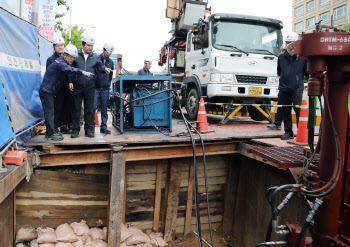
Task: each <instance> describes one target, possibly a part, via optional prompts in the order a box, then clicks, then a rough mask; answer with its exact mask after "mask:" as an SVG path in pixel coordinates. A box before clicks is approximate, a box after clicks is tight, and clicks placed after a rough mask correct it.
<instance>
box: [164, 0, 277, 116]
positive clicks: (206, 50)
mask: <svg viewBox="0 0 350 247" xmlns="http://www.w3.org/2000/svg"><path fill="white" fill-rule="evenodd" d="M210 14H211V9H210V8H208V7H207V2H205V1H176V0H168V8H167V17H168V18H171V22H172V30H171V32H172V33H173V36H172V38H171V39H170V40H169V41H168V42H167V43H166V44H165V45H164V47H162V49H161V51H160V60H159V65H164V64H166V63H167V65H168V70H169V72H171V73H172V74H182V75H183V83H182V87H181V88H180V89H179V90H180V92H181V93H180V95H181V97H180V98H181V105H182V106H185V108H186V110H187V113H188V116H189V118H190V119H196V117H197V114H198V107H199V99H200V98H201V97H203V98H204V99H205V101H206V102H214V103H229V102H231V103H247V104H269V103H270V101H271V99H277V91H278V90H277V89H278V82H279V79H278V77H277V55H278V54H280V47H281V45H282V43H283V41H282V33H281V29H282V26H283V25H282V22H281V21H278V20H274V19H270V18H262V17H256V16H245V15H234V14H224V13H220V14H212V15H210ZM237 34H239V35H237ZM217 108H218V106H215V105H212V106H210V107H209V108H208V109H207V110H208V111H216V110H217ZM230 110H231V109H227V112H228V114H227V117H228V116H230V115H232V112H230ZM242 110H245V111H248V112H249V114H250V117H251V118H252V119H254V120H257V121H262V120H266V119H269V112H270V108H268V107H266V108H263V109H261V110H262V111H260V109H257V108H256V107H244V108H243V109H242ZM233 111H234V110H233ZM262 112H263V113H262ZM264 113H265V114H264Z"/></svg>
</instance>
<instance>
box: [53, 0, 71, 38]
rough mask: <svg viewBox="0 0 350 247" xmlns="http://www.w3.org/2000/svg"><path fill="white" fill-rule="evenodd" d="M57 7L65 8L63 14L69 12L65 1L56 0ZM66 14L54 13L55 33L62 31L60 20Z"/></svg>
mask: <svg viewBox="0 0 350 247" xmlns="http://www.w3.org/2000/svg"><path fill="white" fill-rule="evenodd" d="M59 6H64V7H65V8H64V9H65V12H66V11H69V5H68V4H67V1H66V0H57V7H59ZM65 15H66V14H65V13H59V12H56V16H55V21H56V24H55V32H57V31H61V32H62V31H63V27H62V25H63V24H62V21H61V20H60V19H61V18H62V17H63V16H65Z"/></svg>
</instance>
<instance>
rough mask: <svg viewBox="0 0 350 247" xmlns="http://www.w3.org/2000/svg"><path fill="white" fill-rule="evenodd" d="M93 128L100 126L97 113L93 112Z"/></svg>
mask: <svg viewBox="0 0 350 247" xmlns="http://www.w3.org/2000/svg"><path fill="white" fill-rule="evenodd" d="M95 126H100V124H99V123H98V115H97V111H95Z"/></svg>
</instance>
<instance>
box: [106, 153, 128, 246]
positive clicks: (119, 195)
mask: <svg viewBox="0 0 350 247" xmlns="http://www.w3.org/2000/svg"><path fill="white" fill-rule="evenodd" d="M111 157H112V159H111V172H110V181H111V182H110V184H111V186H110V194H109V196H110V199H109V215H108V219H109V220H108V247H116V246H120V238H121V224H122V222H123V216H122V215H123V205H124V201H125V198H124V195H125V189H126V188H125V154H124V153H122V152H112V155H111Z"/></svg>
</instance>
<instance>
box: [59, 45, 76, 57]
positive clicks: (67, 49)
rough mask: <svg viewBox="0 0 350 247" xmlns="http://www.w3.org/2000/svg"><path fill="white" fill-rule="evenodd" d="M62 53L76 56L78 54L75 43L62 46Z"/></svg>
mask: <svg viewBox="0 0 350 247" xmlns="http://www.w3.org/2000/svg"><path fill="white" fill-rule="evenodd" d="M63 52H64V53H67V54H68V55H71V56H72V57H77V56H78V49H77V47H76V46H75V45H67V46H66V47H65V48H64V51H63Z"/></svg>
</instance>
